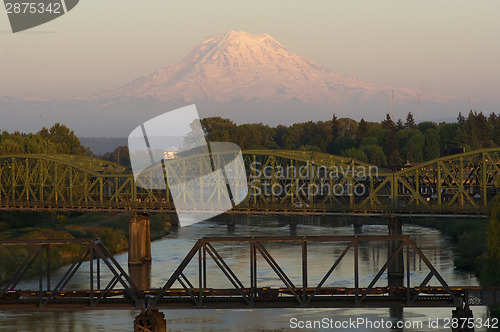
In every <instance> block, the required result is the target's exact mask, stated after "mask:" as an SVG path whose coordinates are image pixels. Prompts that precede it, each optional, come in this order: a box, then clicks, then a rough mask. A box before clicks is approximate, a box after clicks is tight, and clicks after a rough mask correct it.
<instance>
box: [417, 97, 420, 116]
mask: <svg viewBox="0 0 500 332" xmlns="http://www.w3.org/2000/svg"><path fill="white" fill-rule="evenodd" d="M417 123H420V92H419V93H418V114H417Z"/></svg>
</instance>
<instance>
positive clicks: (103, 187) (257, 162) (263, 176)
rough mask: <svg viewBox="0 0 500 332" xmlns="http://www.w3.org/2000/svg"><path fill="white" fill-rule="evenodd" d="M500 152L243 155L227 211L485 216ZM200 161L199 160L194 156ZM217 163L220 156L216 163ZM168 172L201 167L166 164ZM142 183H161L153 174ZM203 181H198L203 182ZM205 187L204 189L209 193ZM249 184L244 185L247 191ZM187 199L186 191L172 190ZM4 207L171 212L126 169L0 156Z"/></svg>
mask: <svg viewBox="0 0 500 332" xmlns="http://www.w3.org/2000/svg"><path fill="white" fill-rule="evenodd" d="M499 155H500V148H491V149H483V150H477V151H471V152H467V153H463V154H457V155H453V156H448V157H443V158H439V159H435V160H431V161H428V162H425V163H421V164H419V165H416V166H413V167H409V168H401V169H399V170H388V169H382V168H377V167H376V166H374V165H370V164H367V163H363V162H360V161H357V160H353V159H350V158H346V157H338V156H333V155H329V154H324V153H318V152H305V151H287V150H247V151H243V158H244V161H245V168H246V169H245V170H233V169H227V170H226V174H227V176H228V177H231V176H235V175H236V173H237V172H242V171H245V172H246V174H247V177H248V179H249V183H248V187H247V186H246V185H245V184H242V185H241V188H238V190H240V189H241V191H240V193H244V194H245V195H246V198H245V200H244V201H243V202H242V203H241V204H239V205H238V206H237V207H236V208H234V209H233V210H232V211H231V212H232V213H248V214H255V213H263V214H292V215H293V214H335V213H405V214H407V213H415V214H477V215H484V214H485V213H486V212H487V209H488V203H489V202H490V201H491V199H492V198H493V197H494V196H495V195H496V193H497V191H498V190H497V180H498V177H499V174H500V156H499ZM198 159H200V160H201V159H202V158H198ZM214 164H215V165H214V166H215V167H220V166H221V165H217V158H214ZM167 167H168V168H167V169H166V170H165V171H166V172H167V173H170V174H174V175H175V174H182V172H184V174H185V173H186V172H188V173H189V172H190V173H191V174H196V172H197V171H199V170H200V169H202V168H203V167H204V166H203V165H198V164H196V163H193V162H191V163H190V162H179V163H177V164H169V165H168V166H167ZM150 173H151V176H150V178H149V181H151V182H152V183H156V182H158V181H164V179H163V178H157V177H155V175H154V174H161V172H157V171H156V172H155V171H154V170H151V171H150ZM200 181H201V180H200ZM208 185H210V188H209V187H208ZM200 187H201V188H202V189H200V190H204V191H205V192H204V193H203V197H206V198H207V209H210V204H215V203H217V202H218V201H219V200H221V199H223V198H224V195H227V190H226V189H227V185H226V183H224V182H222V181H221V183H206V186H205V184H201V186H200ZM247 188H249V189H247ZM179 195H182V197H181V198H182V199H184V200H186V201H187V202H189V200H190V199H193V197H194V195H193V193H191V192H189V189H186V190H184V191H182V192H180V193H179ZM0 209H1V210H34V211H36V210H40V211H43V210H61V211H76V210H78V211H128V212H160V211H163V212H174V211H175V207H174V205H173V200H172V197H171V193H170V192H169V190H168V186H167V190H149V189H144V188H141V187H139V186H137V185H136V184H135V181H134V176H133V174H132V171H131V169H129V168H126V167H123V166H121V165H118V164H115V163H111V162H107V161H103V160H99V159H94V158H89V157H84V156H73V155H48V154H43V155H36V154H30V155H28V154H25V155H2V156H0Z"/></svg>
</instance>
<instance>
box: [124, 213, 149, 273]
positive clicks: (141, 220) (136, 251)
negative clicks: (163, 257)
mask: <svg viewBox="0 0 500 332" xmlns="http://www.w3.org/2000/svg"><path fill="white" fill-rule="evenodd" d="M128 229H129V235H128V263H129V264H130V265H135V264H142V263H144V262H150V261H151V233H150V229H149V216H148V215H145V214H132V215H131V216H130V221H129V228H128Z"/></svg>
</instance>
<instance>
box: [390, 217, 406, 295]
mask: <svg viewBox="0 0 500 332" xmlns="http://www.w3.org/2000/svg"><path fill="white" fill-rule="evenodd" d="M402 234H403V228H402V224H401V221H400V220H399V218H398V217H395V216H391V220H390V221H389V235H402ZM399 245H400V241H389V258H390V257H391V256H392V254H393V253H394V252H395V251H396V250H397V249H398V247H399ZM404 273H405V270H404V258H403V250H401V251H400V252H399V253H398V255H397V257H396V258H395V259H394V260H393V261H392V262H391V263H390V264H389V266H388V279H389V280H388V281H389V287H400V286H403V285H404Z"/></svg>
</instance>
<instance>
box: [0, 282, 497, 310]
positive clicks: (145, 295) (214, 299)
mask: <svg viewBox="0 0 500 332" xmlns="http://www.w3.org/2000/svg"><path fill="white" fill-rule="evenodd" d="M450 289H451V291H452V292H453V294H454V295H455V296H457V297H463V298H467V299H473V297H474V294H476V295H478V296H479V297H478V298H477V299H481V300H482V301H479V300H478V301H473V300H471V301H469V306H478V305H498V304H500V287H489V288H486V287H474V286H467V287H450ZM315 290H316V289H315V288H305V289H304V288H295V289H293V291H294V292H295V293H296V294H300V295H301V298H302V299H303V301H302V302H301V303H300V302H298V301H297V299H296V298H295V297H294V296H293V294H292V292H291V291H290V290H289V289H288V288H269V287H264V288H258V289H255V290H254V295H253V296H252V295H251V290H250V289H243V290H242V291H243V294H244V295H245V296H248V297H250V299H251V301H249V302H247V301H245V300H244V297H242V294H241V293H240V292H239V290H237V289H213V288H207V289H201V290H200V289H198V288H192V289H189V290H186V289H169V290H167V291H166V292H165V293H164V294H163V297H162V298H161V299H160V300H159V301H158V303H157V306H158V307H159V308H162V309H188V308H193V309H196V308H198V309H217V308H218V309H224V308H226V309H230V308H232V309H244V308H303V307H307V308H338V307H343V308H346V307H393V306H402V307H455V303H454V301H453V298H452V297H451V296H450V294H448V292H447V290H446V289H444V288H442V287H425V288H422V289H420V294H421V295H422V296H420V297H419V298H417V299H416V300H415V301H413V302H412V303H409V301H408V298H407V294H408V293H409V294H410V295H413V294H415V293H416V292H417V291H419V289H418V288H411V289H410V290H409V292H408V289H407V288H406V287H376V288H372V289H367V288H359V289H357V290H356V288H343V287H323V288H321V290H320V291H318V292H317V293H316V295H315V296H314V298H311V295H313V293H314V292H315ZM160 292H161V290H160V289H148V290H144V291H139V292H137V293H136V295H137V297H138V298H140V299H141V300H142V301H140V302H139V303H141V304H147V303H149V302H151V301H152V300H153V299H154V298H155V297H156V296H158V294H159V293H160ZM365 292H366V294H367V295H366V297H365V298H364V299H363V300H362V301H360V299H361V294H363V293H365ZM200 293H201V294H202V297H201V298H202V301H201V303H196V302H194V301H192V296H193V295H194V294H196V295H198V294H200ZM357 293H358V294H359V296H358V297H357V296H356V294H357ZM99 297H102V298H101V300H100V301H99V302H97V303H93V302H94V301H95V300H96V299H97V298H99ZM309 298H311V300H310V301H308V299H309ZM484 299H487V300H486V301H485V300H484ZM41 303H42V304H41ZM91 303H92V304H91ZM28 308H29V309H36V310H60V309H89V310H122V309H123V310H126V309H134V308H136V302H135V301H134V300H133V299H131V298H130V297H128V296H127V293H126V291H125V290H124V289H113V290H104V289H98V290H63V291H58V292H47V291H45V292H39V291H30V290H16V291H8V292H6V293H5V294H4V296H3V297H2V298H1V299H0V310H25V309H28Z"/></svg>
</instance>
